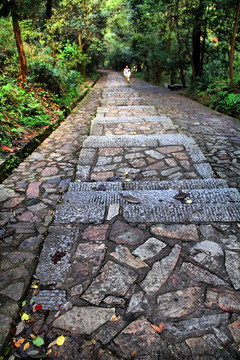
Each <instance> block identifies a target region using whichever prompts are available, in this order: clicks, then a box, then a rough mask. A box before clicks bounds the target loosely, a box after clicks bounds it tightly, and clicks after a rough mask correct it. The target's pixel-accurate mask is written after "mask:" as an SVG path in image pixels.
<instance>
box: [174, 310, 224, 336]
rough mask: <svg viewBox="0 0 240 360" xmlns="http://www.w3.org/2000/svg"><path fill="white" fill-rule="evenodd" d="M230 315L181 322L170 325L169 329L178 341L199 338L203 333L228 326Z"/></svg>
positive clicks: (209, 316) (208, 316) (207, 316)
mask: <svg viewBox="0 0 240 360" xmlns="http://www.w3.org/2000/svg"><path fill="white" fill-rule="evenodd" d="M228 318H229V314H214V315H204V316H203V317H200V318H191V319H188V320H183V321H179V322H178V323H176V324H175V323H173V324H172V323H168V324H167V329H168V331H169V332H170V333H171V334H173V335H174V336H175V337H177V338H178V339H182V338H185V337H188V336H198V335H200V334H201V332H203V331H209V330H211V329H212V328H213V327H214V326H215V327H219V326H223V325H226V324H227V322H228Z"/></svg>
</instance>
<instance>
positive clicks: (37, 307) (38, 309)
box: [34, 304, 42, 311]
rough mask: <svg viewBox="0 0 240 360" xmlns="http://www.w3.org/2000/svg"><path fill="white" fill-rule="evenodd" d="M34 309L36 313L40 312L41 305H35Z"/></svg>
mask: <svg viewBox="0 0 240 360" xmlns="http://www.w3.org/2000/svg"><path fill="white" fill-rule="evenodd" d="M34 309H35V310H36V311H40V310H42V305H41V304H36V305H34Z"/></svg>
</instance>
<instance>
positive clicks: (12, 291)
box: [0, 282, 24, 301]
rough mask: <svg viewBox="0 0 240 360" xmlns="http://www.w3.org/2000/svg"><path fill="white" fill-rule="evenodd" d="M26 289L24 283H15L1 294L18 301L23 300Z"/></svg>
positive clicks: (0, 292)
mask: <svg viewBox="0 0 240 360" xmlns="http://www.w3.org/2000/svg"><path fill="white" fill-rule="evenodd" d="M23 289H24V283H23V282H19V283H14V284H11V285H9V286H8V287H7V288H5V289H3V290H1V291H0V294H2V295H5V296H7V297H9V298H11V299H12V300H15V301H18V300H20V299H21V298H22V295H23Z"/></svg>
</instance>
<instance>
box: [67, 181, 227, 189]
mask: <svg viewBox="0 0 240 360" xmlns="http://www.w3.org/2000/svg"><path fill="white" fill-rule="evenodd" d="M100 185H102V186H104V188H106V191H113V190H156V189H159V188H160V189H161V188H162V189H164V190H169V189H173V190H178V186H180V187H181V189H182V190H193V189H215V188H227V187H228V186H227V182H226V180H224V179H212V178H209V179H202V180H201V179H192V180H178V181H168V180H165V181H130V182H127V181H97V182H84V181H83V182H81V181H75V182H71V183H70V185H69V188H68V191H69V192H79V191H89V190H92V189H93V186H94V188H98V187H99V186H100Z"/></svg>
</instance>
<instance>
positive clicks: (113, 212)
mask: <svg viewBox="0 0 240 360" xmlns="http://www.w3.org/2000/svg"><path fill="white" fill-rule="evenodd" d="M119 211H120V205H119V204H111V205H109V208H108V214H107V220H108V221H110V220H112V219H113V218H114V217H115V216H117V215H118V214H119Z"/></svg>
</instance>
